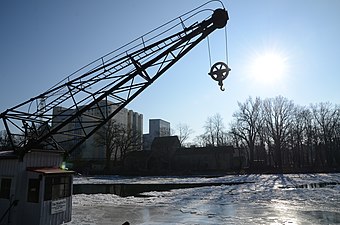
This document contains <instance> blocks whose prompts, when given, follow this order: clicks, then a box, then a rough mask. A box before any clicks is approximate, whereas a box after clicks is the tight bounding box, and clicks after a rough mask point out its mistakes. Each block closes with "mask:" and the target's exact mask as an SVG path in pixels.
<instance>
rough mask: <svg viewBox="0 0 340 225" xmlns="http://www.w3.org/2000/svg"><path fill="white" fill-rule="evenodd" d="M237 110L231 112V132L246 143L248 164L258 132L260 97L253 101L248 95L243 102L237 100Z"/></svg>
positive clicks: (252, 157)
mask: <svg viewBox="0 0 340 225" xmlns="http://www.w3.org/2000/svg"><path fill="white" fill-rule="evenodd" d="M238 106H239V110H238V111H236V112H235V113H234V114H233V117H234V119H235V122H234V123H233V128H232V130H231V132H232V133H233V135H236V136H238V137H239V138H241V139H242V140H244V142H245V143H246V145H247V147H248V149H249V164H250V167H252V165H253V162H254V152H255V141H256V138H257V135H258V132H259V126H260V124H261V121H262V117H261V99H260V98H259V97H257V98H256V99H255V101H253V99H252V98H251V97H249V98H248V99H247V100H246V102H245V103H243V104H242V103H240V102H238Z"/></svg>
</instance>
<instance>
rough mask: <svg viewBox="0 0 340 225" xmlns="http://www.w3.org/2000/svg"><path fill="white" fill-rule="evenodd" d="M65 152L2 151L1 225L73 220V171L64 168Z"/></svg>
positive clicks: (42, 223)
mask: <svg viewBox="0 0 340 225" xmlns="http://www.w3.org/2000/svg"><path fill="white" fill-rule="evenodd" d="M63 153H64V152H62V151H55V150H37V149H33V150H31V151H29V152H28V153H26V154H25V155H24V157H23V158H22V159H21V158H20V157H19V156H18V155H17V154H15V152H14V151H0V225H5V224H6V225H9V224H15V225H21V224H22V225H46V224H49V225H59V224H62V223H64V222H69V221H71V214H72V183H73V172H72V171H68V170H65V169H63V168H62V164H63Z"/></svg>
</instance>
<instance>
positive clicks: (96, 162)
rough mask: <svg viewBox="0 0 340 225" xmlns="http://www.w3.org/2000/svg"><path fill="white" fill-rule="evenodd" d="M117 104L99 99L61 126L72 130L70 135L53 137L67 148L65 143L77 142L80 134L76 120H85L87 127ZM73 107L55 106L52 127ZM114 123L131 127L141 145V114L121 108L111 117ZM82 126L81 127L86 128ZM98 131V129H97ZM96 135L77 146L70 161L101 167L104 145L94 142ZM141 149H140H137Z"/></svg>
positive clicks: (104, 155)
mask: <svg viewBox="0 0 340 225" xmlns="http://www.w3.org/2000/svg"><path fill="white" fill-rule="evenodd" d="M118 107H119V106H118V105H116V104H113V103H112V102H110V101H104V100H103V101H100V102H99V103H98V104H97V105H96V106H94V107H92V108H90V109H89V110H88V111H87V112H86V113H84V114H83V115H82V116H81V118H80V119H76V120H74V121H73V122H71V123H69V124H68V126H67V127H65V128H63V129H65V130H70V131H72V132H73V134H71V135H67V136H66V135H58V134H57V135H55V136H54V138H55V139H56V140H57V141H58V142H59V143H65V145H64V146H62V147H63V148H65V149H67V147H68V146H67V143H70V142H71V143H72V142H77V138H78V137H79V136H80V135H82V130H81V129H77V127H78V126H80V123H79V121H78V120H81V121H82V122H83V123H84V121H86V124H87V127H90V126H91V125H92V124H95V123H98V122H99V121H100V118H101V117H100V116H101V115H103V114H104V115H109V114H110V113H111V112H113V111H114V110H116V109H117V108H118ZM72 110H73V109H65V108H63V107H55V108H54V109H53V114H54V115H58V116H55V117H54V119H53V121H52V127H53V126H57V125H58V124H60V123H61V122H62V121H63V120H64V119H66V118H67V117H68V116H69V115H70V114H72V113H74V112H72ZM112 120H113V121H115V123H117V124H119V125H121V126H124V127H125V128H127V129H131V130H132V131H133V132H134V133H135V134H136V136H139V137H140V139H139V140H136V141H137V142H138V143H136V145H137V146H138V145H139V146H142V138H143V115H142V114H139V113H137V112H134V111H132V110H128V109H126V108H123V109H121V110H120V111H119V112H118V113H117V114H116V115H115V116H114V117H113V119H112ZM87 127H84V128H83V129H85V130H86V129H88V128H87ZM97 132H98V131H97ZM96 138H98V137H97V135H96V133H95V134H94V135H92V136H90V137H89V138H88V139H87V140H86V141H85V142H84V143H83V144H82V145H81V146H80V147H78V148H77V149H76V150H75V151H73V152H72V153H71V155H70V161H71V162H72V161H78V162H80V161H81V162H82V164H84V163H85V162H88V163H90V164H91V165H89V164H88V163H85V164H86V165H87V166H90V167H91V168H93V167H96V169H97V170H100V169H103V163H102V161H104V160H105V159H106V153H105V146H102V145H99V144H97V143H96ZM139 150H141V149H139Z"/></svg>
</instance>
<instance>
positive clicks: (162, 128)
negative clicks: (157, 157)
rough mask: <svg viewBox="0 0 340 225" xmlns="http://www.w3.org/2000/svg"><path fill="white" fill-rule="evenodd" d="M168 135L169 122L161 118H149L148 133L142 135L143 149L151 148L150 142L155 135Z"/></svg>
mask: <svg viewBox="0 0 340 225" xmlns="http://www.w3.org/2000/svg"><path fill="white" fill-rule="evenodd" d="M167 136H170V123H169V122H167V121H165V120H162V119H150V120H149V133H148V134H144V135H143V141H144V142H143V150H147V151H148V150H151V144H152V142H153V140H154V139H155V138H156V137H167Z"/></svg>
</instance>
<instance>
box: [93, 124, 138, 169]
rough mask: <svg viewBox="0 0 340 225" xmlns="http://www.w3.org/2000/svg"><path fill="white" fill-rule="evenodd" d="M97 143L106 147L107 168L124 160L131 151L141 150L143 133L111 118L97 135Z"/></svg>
mask: <svg viewBox="0 0 340 225" xmlns="http://www.w3.org/2000/svg"><path fill="white" fill-rule="evenodd" d="M94 138H95V145H96V146H98V147H104V148H105V159H106V168H107V169H109V170H110V169H111V164H112V163H111V162H112V161H113V162H114V163H117V162H118V161H123V160H124V158H125V156H126V154H127V153H128V152H129V151H133V150H140V148H141V145H142V141H141V134H139V133H138V132H136V131H134V130H133V129H131V128H129V127H127V126H125V125H124V124H121V123H117V122H116V121H115V120H109V121H108V122H107V123H106V124H105V125H104V126H103V127H102V128H101V129H100V130H99V131H98V132H97V133H96V135H95V137H94Z"/></svg>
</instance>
